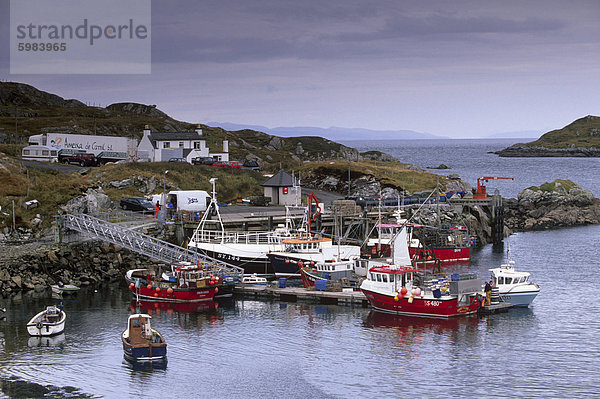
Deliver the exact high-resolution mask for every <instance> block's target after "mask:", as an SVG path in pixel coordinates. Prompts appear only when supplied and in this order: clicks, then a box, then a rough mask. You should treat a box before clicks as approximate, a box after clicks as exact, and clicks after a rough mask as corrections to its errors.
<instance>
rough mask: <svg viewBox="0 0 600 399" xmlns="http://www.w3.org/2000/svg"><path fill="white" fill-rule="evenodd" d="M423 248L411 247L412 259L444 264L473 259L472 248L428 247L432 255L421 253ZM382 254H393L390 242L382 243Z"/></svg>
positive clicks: (374, 249) (374, 250)
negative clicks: (432, 260) (435, 261)
mask: <svg viewBox="0 0 600 399" xmlns="http://www.w3.org/2000/svg"><path fill="white" fill-rule="evenodd" d="M376 248H377V247H371V251H370V252H371V253H376V252H377V251H376ZM422 251H423V248H416V247H409V248H408V252H409V255H410V257H411V259H415V260H418V261H421V260H427V259H437V260H439V261H440V262H442V263H444V264H452V263H455V262H468V261H470V260H471V248H470V247H461V248H428V253H429V255H431V257H429V256H426V255H425V254H423V255H421V252H422ZM381 255H382V256H384V257H388V256H391V247H390V245H389V244H381Z"/></svg>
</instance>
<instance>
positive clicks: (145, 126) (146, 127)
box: [144, 125, 150, 137]
mask: <svg viewBox="0 0 600 399" xmlns="http://www.w3.org/2000/svg"><path fill="white" fill-rule="evenodd" d="M146 136H150V126H149V125H144V137H146Z"/></svg>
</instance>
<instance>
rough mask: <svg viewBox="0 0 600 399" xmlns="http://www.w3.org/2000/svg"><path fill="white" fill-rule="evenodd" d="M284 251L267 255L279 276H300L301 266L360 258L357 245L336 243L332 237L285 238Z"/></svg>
mask: <svg viewBox="0 0 600 399" xmlns="http://www.w3.org/2000/svg"><path fill="white" fill-rule="evenodd" d="M283 243H284V244H285V245H286V248H285V250H284V251H273V252H270V253H269V254H268V255H267V256H268V257H269V260H270V261H271V265H272V266H273V270H274V271H275V275H276V276H277V277H300V268H302V267H304V266H314V265H315V264H326V263H335V262H352V261H354V260H356V259H359V258H360V247H359V246H357V245H334V244H333V242H332V240H331V239H330V238H326V237H319V236H312V237H311V236H308V237H298V238H289V239H285V240H283Z"/></svg>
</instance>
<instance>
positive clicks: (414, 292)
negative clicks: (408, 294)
mask: <svg viewBox="0 0 600 399" xmlns="http://www.w3.org/2000/svg"><path fill="white" fill-rule="evenodd" d="M413 294H414V296H421V289H420V288H415V289H414V290H413Z"/></svg>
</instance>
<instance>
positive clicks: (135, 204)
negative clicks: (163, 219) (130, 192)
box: [119, 197, 154, 213]
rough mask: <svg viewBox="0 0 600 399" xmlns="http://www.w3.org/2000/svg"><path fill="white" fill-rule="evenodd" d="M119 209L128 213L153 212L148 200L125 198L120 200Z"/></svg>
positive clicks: (150, 202) (152, 205)
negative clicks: (128, 211)
mask: <svg viewBox="0 0 600 399" xmlns="http://www.w3.org/2000/svg"><path fill="white" fill-rule="evenodd" d="M119 205H120V206H121V208H123V209H125V210H130V211H141V212H144V213H146V212H154V204H153V203H152V201H150V200H149V199H148V198H144V197H127V198H121V201H120V202H119Z"/></svg>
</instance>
